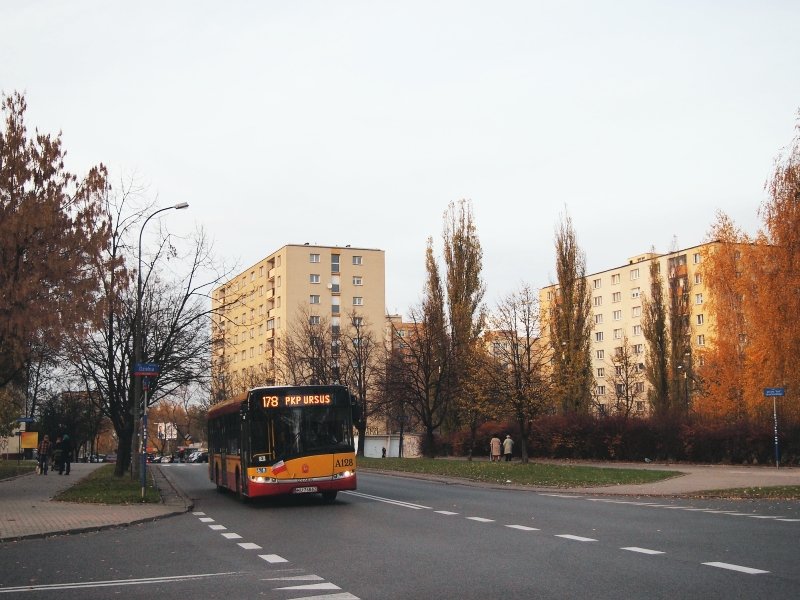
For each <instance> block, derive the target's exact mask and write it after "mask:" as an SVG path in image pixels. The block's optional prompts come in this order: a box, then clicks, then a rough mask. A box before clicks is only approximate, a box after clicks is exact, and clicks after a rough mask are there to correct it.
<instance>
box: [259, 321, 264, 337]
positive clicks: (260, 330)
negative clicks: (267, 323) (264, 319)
mask: <svg viewBox="0 0 800 600" xmlns="http://www.w3.org/2000/svg"><path fill="white" fill-rule="evenodd" d="M258 335H264V324H263V323H262V324H261V325H259V326H258Z"/></svg>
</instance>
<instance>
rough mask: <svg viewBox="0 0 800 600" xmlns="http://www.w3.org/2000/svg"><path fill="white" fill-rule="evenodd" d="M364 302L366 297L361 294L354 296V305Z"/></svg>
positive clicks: (360, 304)
mask: <svg viewBox="0 0 800 600" xmlns="http://www.w3.org/2000/svg"><path fill="white" fill-rule="evenodd" d="M363 304H364V299H363V298H362V297H360V296H354V297H353V306H362V305H363Z"/></svg>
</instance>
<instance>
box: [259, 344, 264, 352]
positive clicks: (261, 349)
mask: <svg viewBox="0 0 800 600" xmlns="http://www.w3.org/2000/svg"><path fill="white" fill-rule="evenodd" d="M258 353H259V354H264V344H259V345H258Z"/></svg>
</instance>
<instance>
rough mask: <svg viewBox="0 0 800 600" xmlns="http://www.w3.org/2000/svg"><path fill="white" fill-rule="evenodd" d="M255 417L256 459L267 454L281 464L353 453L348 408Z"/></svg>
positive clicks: (288, 411)
mask: <svg viewBox="0 0 800 600" xmlns="http://www.w3.org/2000/svg"><path fill="white" fill-rule="evenodd" d="M253 417H254V418H253V420H252V421H251V423H250V426H251V444H252V445H251V449H252V454H253V455H256V454H262V453H263V454H268V455H270V456H271V457H273V459H274V460H276V461H278V460H285V459H288V458H292V457H295V456H306V455H312V454H328V453H334V452H348V451H349V452H352V451H353V437H352V431H353V429H352V424H351V422H350V407H349V406H348V407H344V406H326V407H320V406H315V407H302V408H279V409H276V410H270V411H258V412H257V413H256V414H255V415H253ZM270 442H272V443H271V444H270ZM270 446H271V447H270Z"/></svg>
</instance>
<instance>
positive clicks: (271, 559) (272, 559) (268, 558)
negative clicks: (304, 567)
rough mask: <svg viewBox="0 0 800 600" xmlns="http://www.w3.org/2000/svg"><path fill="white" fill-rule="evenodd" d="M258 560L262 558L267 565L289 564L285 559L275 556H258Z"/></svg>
mask: <svg viewBox="0 0 800 600" xmlns="http://www.w3.org/2000/svg"><path fill="white" fill-rule="evenodd" d="M258 558H263V559H264V560H265V561H267V562H268V563H282V562H289V561H288V560H286V559H285V558H283V557H281V556H278V555H277V554H259V555H258Z"/></svg>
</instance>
